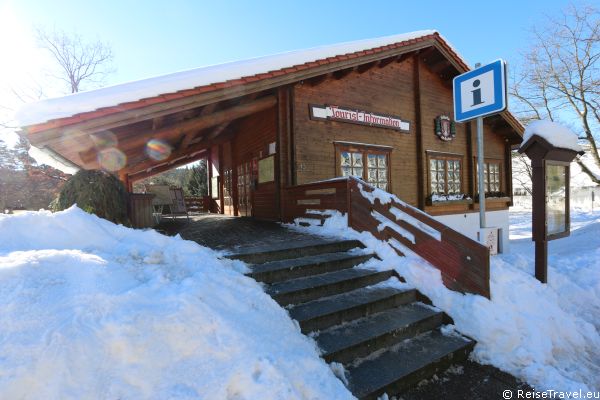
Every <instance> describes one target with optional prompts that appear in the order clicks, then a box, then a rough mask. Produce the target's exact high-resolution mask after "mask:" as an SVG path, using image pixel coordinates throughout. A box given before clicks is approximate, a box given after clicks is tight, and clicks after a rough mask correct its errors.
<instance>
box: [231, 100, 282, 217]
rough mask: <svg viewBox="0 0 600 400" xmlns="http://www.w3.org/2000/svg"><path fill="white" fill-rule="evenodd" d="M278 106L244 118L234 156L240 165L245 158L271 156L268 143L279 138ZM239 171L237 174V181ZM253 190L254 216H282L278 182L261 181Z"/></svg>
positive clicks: (256, 158)
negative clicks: (279, 204)
mask: <svg viewBox="0 0 600 400" xmlns="http://www.w3.org/2000/svg"><path fill="white" fill-rule="evenodd" d="M276 131H277V109H276V108H272V109H269V110H265V111H262V112H260V113H257V114H254V115H251V116H249V117H246V118H244V119H243V120H242V121H241V122H240V124H239V128H238V132H237V134H236V136H235V138H234V139H233V140H234V142H235V143H234V146H233V160H234V163H235V164H236V165H237V164H239V163H243V162H248V161H251V162H254V161H256V162H258V161H259V160H260V159H261V158H264V157H266V156H268V155H269V154H268V150H269V143H273V142H276ZM236 177H237V175H234V181H235V179H236ZM254 179H255V181H256V182H257V183H256V186H255V189H254V190H253V191H252V216H253V217H256V218H261V219H271V220H275V219H278V218H279V206H278V204H277V202H276V193H275V192H276V182H275V181H273V182H268V183H260V184H259V183H258V176H256V177H255V178H254Z"/></svg>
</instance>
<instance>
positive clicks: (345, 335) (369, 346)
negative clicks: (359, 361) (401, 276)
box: [313, 303, 444, 364]
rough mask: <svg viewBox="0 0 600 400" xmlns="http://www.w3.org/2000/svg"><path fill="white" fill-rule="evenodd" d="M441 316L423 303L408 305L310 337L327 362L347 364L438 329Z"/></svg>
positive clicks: (441, 314) (441, 319)
mask: <svg viewBox="0 0 600 400" xmlns="http://www.w3.org/2000/svg"><path fill="white" fill-rule="evenodd" d="M443 320H444V314H443V313H442V312H440V311H437V310H435V309H434V308H433V307H430V306H427V305H425V304H423V303H411V304H406V305H404V306H401V307H396V308H392V309H390V310H385V311H383V312H380V313H377V314H373V315H369V316H367V317H365V318H361V319H358V320H356V321H352V322H349V323H347V324H342V325H339V326H333V327H331V328H329V329H327V330H325V331H321V332H320V333H318V334H317V335H315V336H313V339H315V340H316V342H317V344H318V345H319V347H320V348H321V350H322V351H323V353H322V356H323V358H324V359H325V361H327V362H332V361H335V362H339V363H342V364H346V363H349V362H350V361H352V360H354V359H356V358H362V357H366V356H367V355H368V354H370V353H372V352H374V351H376V350H379V349H382V348H384V347H390V346H393V345H395V344H397V343H399V342H401V341H403V340H405V339H407V338H410V337H413V336H416V335H419V334H421V333H423V332H427V331H429V330H432V329H434V328H437V327H439V326H440V325H441V324H442V323H443Z"/></svg>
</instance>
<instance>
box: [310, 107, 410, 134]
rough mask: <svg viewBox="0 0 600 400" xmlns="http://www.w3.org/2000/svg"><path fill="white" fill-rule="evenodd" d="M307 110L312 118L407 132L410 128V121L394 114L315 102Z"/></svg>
mask: <svg viewBox="0 0 600 400" xmlns="http://www.w3.org/2000/svg"><path fill="white" fill-rule="evenodd" d="M309 111H310V119H314V120H329V121H339V122H349V123H351V124H359V125H368V126H375V127H378V128H388V129H395V130H398V131H403V132H407V133H408V131H409V130H410V122H408V121H404V120H402V119H400V117H397V116H394V115H387V114H379V113H374V112H370V111H362V110H354V109H351V108H348V107H339V106H333V105H315V104H311V105H309Z"/></svg>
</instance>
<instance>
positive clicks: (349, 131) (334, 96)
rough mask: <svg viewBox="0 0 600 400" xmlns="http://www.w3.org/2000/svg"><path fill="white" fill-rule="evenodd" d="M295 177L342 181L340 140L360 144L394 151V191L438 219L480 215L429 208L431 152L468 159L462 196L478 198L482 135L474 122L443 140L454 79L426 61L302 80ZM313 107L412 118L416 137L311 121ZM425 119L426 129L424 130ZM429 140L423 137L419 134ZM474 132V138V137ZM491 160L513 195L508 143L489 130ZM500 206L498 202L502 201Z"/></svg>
mask: <svg viewBox="0 0 600 400" xmlns="http://www.w3.org/2000/svg"><path fill="white" fill-rule="evenodd" d="M293 95H294V96H293V97H294V98H293V104H294V110H293V118H292V119H293V127H292V134H293V143H294V148H293V154H292V155H291V157H290V158H291V159H292V160H293V164H292V167H293V169H292V172H293V178H292V180H294V179H295V182H296V183H297V184H305V183H310V182H315V181H319V180H325V179H330V178H333V177H335V176H338V171H339V167H338V166H337V165H336V150H335V142H338V141H340V142H357V143H366V144H372V145H380V146H391V147H392V148H393V150H392V151H391V153H390V175H391V190H392V193H394V194H395V195H397V196H398V197H399V198H401V199H402V200H404V201H406V202H407V203H409V204H411V205H414V206H417V207H421V208H423V209H425V210H427V211H428V212H431V213H432V214H448V213H461V212H473V211H474V210H475V209H476V208H477V207H476V206H475V205H472V204H468V203H465V204H447V205H436V206H435V207H431V206H429V207H428V206H424V201H423V199H425V198H427V197H428V196H429V195H430V186H429V165H428V163H427V155H428V154H430V153H431V152H439V153H450V154H458V155H460V156H461V160H462V179H461V181H462V192H463V193H465V194H467V195H470V196H472V195H473V193H474V185H475V182H474V162H473V157H476V155H477V149H476V144H477V143H476V137H475V136H476V130H475V126H474V123H473V126H471V127H469V123H464V124H461V123H457V124H456V137H455V138H454V140H452V141H448V142H446V141H442V140H440V139H439V138H438V137H437V136H436V135H435V118H436V117H438V116H439V115H447V116H450V117H451V118H452V119H453V118H454V115H453V99H452V87H451V81H449V80H444V79H442V78H440V77H439V75H437V74H436V73H434V72H433V71H431V70H430V69H429V68H428V67H427V65H426V64H425V63H424V62H423V60H421V59H419V58H418V57H407V58H404V59H403V60H402V61H401V62H396V61H394V62H392V63H389V64H387V65H385V66H384V67H382V68H380V67H379V66H374V67H372V68H370V69H367V70H366V71H364V72H362V73H361V72H359V70H354V71H352V72H350V73H349V74H346V75H344V76H343V77H342V78H341V79H335V77H334V76H330V77H328V78H327V79H324V80H321V81H319V82H318V83H316V84H314V85H312V84H311V83H310V82H300V83H298V84H296V85H295V86H294V90H293ZM309 104H326V105H338V106H343V107H345V108H352V109H359V110H365V111H369V112H373V113H379V114H391V115H396V116H399V117H401V118H402V119H403V120H408V121H410V124H411V126H410V132H409V133H408V134H407V133H403V132H399V131H395V130H392V129H386V128H375V127H370V126H362V125H355V124H350V123H345V122H336V121H316V120H311V119H310V117H309ZM419 121H421V124H420V125H419ZM419 132H420V133H421V136H420V137H419V136H418V133H419ZM469 135H472V137H469ZM484 136H485V138H484V140H485V148H484V151H485V156H486V158H490V159H498V160H501V162H502V167H501V171H502V175H501V187H502V191H503V192H505V193H507V194H508V193H509V188H510V185H509V184H508V183H507V180H508V179H509V178H510V177H507V176H506V175H507V172H506V171H507V170H506V165H507V163H508V162H510V160H507V159H506V151H505V148H506V145H505V142H504V139H503V137H502V136H500V135H497V134H495V133H494V132H492V130H491V128H490V127H489V126H488V125H485V126H484ZM506 207H507V204H506V202H505V203H504V204H500V207H499V208H506ZM494 208H495V209H498V203H496V204H495V207H494Z"/></svg>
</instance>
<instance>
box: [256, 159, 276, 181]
mask: <svg viewBox="0 0 600 400" xmlns="http://www.w3.org/2000/svg"><path fill="white" fill-rule="evenodd" d="M274 180H275V156H269V157H266V158H263V159H262V160H259V161H258V183H266V182H273V181H274Z"/></svg>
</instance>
